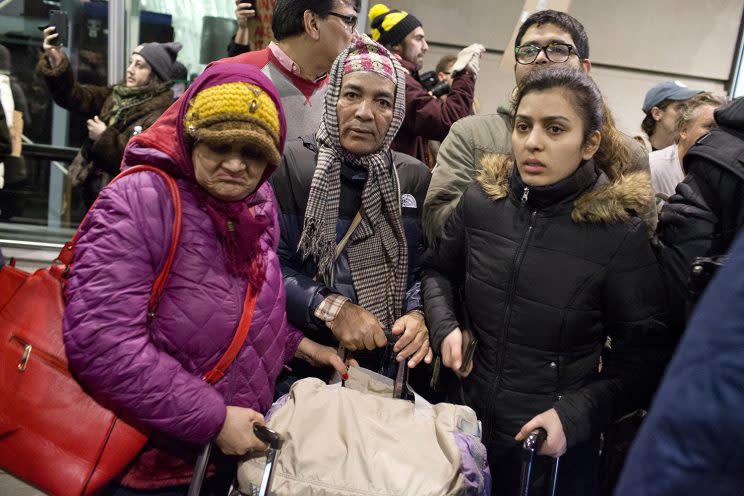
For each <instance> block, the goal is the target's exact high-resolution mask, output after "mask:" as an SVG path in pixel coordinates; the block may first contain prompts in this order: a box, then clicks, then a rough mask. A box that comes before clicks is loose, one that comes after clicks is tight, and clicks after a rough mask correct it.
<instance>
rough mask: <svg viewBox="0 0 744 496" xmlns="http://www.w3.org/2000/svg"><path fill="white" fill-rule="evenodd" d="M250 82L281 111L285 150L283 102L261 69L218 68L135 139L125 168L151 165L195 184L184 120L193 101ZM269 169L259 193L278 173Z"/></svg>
mask: <svg viewBox="0 0 744 496" xmlns="http://www.w3.org/2000/svg"><path fill="white" fill-rule="evenodd" d="M234 82H246V83H251V84H255V85H256V86H259V87H261V88H263V90H264V91H266V93H268V94H269V96H270V97H271V99H272V100H273V101H274V104H275V105H276V108H277V110H278V111H279V128H280V142H279V151H280V152H282V151H283V150H284V142H285V139H286V130H287V125H286V121H285V117H284V110H283V109H282V104H281V100H280V99H279V94H278V93H277V91H276V89H275V88H274V85H273V84H272V83H271V81H270V80H269V78H268V77H266V76H265V75H264V74H263V73H262V72H261V71H260V70H259V69H257V68H256V67H254V66H251V65H249V64H236V63H225V64H214V65H211V66H209V67H207V69H206V70H205V71H204V72H203V73H202V74H201V76H199V77H198V78H197V79H196V80H195V81H194V82H193V83H192V84H191V86H189V88H188V89H187V90H186V91H185V92H184V94H183V95H181V97H180V98H179V99H178V100H177V101H176V102H175V103H174V104H173V105H171V106H170V107H169V108H168V110H166V111H165V112H164V113H163V115H162V116H161V117H160V118H159V119H158V120H157V121H156V122H155V124H153V125H152V126H151V127H150V128H148V129H147V130H146V131H145V132H144V133H142V134H138V135H137V136H135V137H133V138H132V139H131V140H130V141H129V143H128V144H127V148H126V150H125V151H124V159H123V163H122V168H128V167H132V166H135V165H138V164H149V165H153V166H155V167H159V168H162V169H165V170H166V171H168V172H169V173H171V174H173V175H174V176H176V177H181V178H184V179H187V180H189V181H191V182H195V177H194V164H193V162H192V160H191V150H190V148H189V146H188V145H187V144H186V139H185V135H184V118H185V116H186V111H187V110H188V108H189V102H190V101H191V99H192V98H193V97H194V96H195V95H196V94H197V93H198V92H199V91H201V90H203V89H206V88H211V87H213V86H218V85H220V84H225V83H234ZM272 165H273V167H267V168H266V171H265V172H264V176H263V177H262V178H261V182H260V183H259V184H258V185H257V186H256V191H258V190H259V189H260V186H261V185H262V184H263V183H264V182H265V181H266V180H267V179H268V177H269V176H270V175H271V174H272V173H273V172H274V171H275V170H276V166H277V165H278V164H272Z"/></svg>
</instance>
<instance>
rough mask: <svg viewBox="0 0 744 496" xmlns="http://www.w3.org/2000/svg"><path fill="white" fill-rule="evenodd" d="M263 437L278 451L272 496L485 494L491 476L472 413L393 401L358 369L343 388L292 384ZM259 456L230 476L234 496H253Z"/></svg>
mask: <svg viewBox="0 0 744 496" xmlns="http://www.w3.org/2000/svg"><path fill="white" fill-rule="evenodd" d="M267 417H269V419H268V421H267V425H268V427H270V428H271V429H273V430H274V431H276V432H277V433H279V434H280V435H281V436H282V438H283V439H284V444H283V446H282V448H281V450H280V451H279V453H278V455H277V457H276V460H275V462H274V471H273V480H272V482H271V492H270V494H274V495H277V496H281V495H312V496H320V495H323V496H331V495H333V496H341V495H359V496H362V495H364V496H371V495H374V496H387V495H390V496H393V495H396V496H401V495H416V496H427V495H432V496H434V495H436V496H442V495H462V494H467V495H476V494H484V493H485V494H487V491H488V490H489V489H490V476H489V474H488V471H487V469H486V467H487V464H486V456H485V453H486V450H485V447H484V446H483V444H482V443H481V442H480V426H479V423H478V420H477V418H476V416H475V412H473V410H472V409H470V408H469V407H466V406H460V405H452V404H448V403H440V404H437V405H431V404H429V403H428V402H426V400H424V399H423V398H421V397H420V396H418V395H416V396H415V402H411V401H408V400H403V399H394V398H393V381H392V380H390V379H387V378H385V377H384V376H381V375H378V374H375V373H374V372H371V371H368V370H366V369H360V368H358V367H352V368H351V369H350V370H349V380H348V381H346V383H345V386H344V387H342V386H341V384H334V385H326V384H325V383H323V382H322V381H321V380H319V379H315V378H308V379H303V380H300V381H298V382H296V383H295V384H294V385H293V386H292V389H291V390H290V392H289V394H287V395H285V396H283V397H282V398H280V399H279V400H278V401H277V402H276V403H275V404H274V406H273V407H272V409H271V411H270V412H269V414H267ZM265 462H266V458H265V456H253V457H248V458H246V459H245V460H244V461H242V462H241V463H240V464H239V466H238V483H239V487H240V490H241V492H242V493H244V494H249V495H250V494H254V492H255V491H256V488H257V487H258V486H260V483H261V478H262V476H263V473H264V466H265Z"/></svg>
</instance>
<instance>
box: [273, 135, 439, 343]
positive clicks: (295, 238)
mask: <svg viewBox="0 0 744 496" xmlns="http://www.w3.org/2000/svg"><path fill="white" fill-rule="evenodd" d="M316 155H317V144H316V142H315V138H314V137H312V136H311V137H306V138H301V139H297V140H293V141H290V142H288V143H287V146H286V147H285V150H284V157H283V158H282V162H281V164H280V166H279V169H278V170H277V171H276V172H275V173H274V175H273V176H272V178H271V183H272V185H273V186H274V192H275V193H276V198H277V202H278V204H279V224H280V227H281V239H280V241H279V249H278V253H279V260H280V262H281V265H282V273H283V276H284V284H285V287H286V291H287V318H288V319H289V322H290V323H291V324H292V325H293V326H295V327H297V328H298V329H301V330H302V331H303V332H304V333H305V335H306V336H308V337H311V338H312V339H316V340H318V341H319V342H322V343H325V344H335V340H334V339H333V335H332V334H331V332H330V331H329V330H328V328H327V327H326V326H325V323H324V322H322V321H321V320H319V319H318V318H316V317H315V316H314V315H313V312H314V311H315V309H316V307H317V306H318V305H319V304H320V302H322V301H323V299H324V298H325V297H326V296H328V295H329V294H331V293H339V294H342V295H344V296H346V297H348V298H350V299H351V300H352V301H353V302H354V303H356V302H357V298H356V293H355V291H354V287H353V284H352V280H351V272H350V270H349V260H348V257H347V255H346V251H344V252H343V253H342V254H341V255H340V256H339V258H338V260H337V261H336V267H335V278H336V281H335V286H334V287H332V288H329V287H327V286H325V285H324V284H323V283H320V282H317V281H315V280H314V279H313V278H314V277H315V274H316V272H317V266H316V265H315V263H314V262H313V261H311V260H307V261H303V260H302V255H301V254H300V253H298V251H297V246H298V244H299V240H300V235H301V234H302V227H303V224H304V219H305V208H306V206H307V200H308V196H309V193H310V184H311V182H312V178H313V173H314V172H315V164H316ZM390 157H391V158H392V161H393V163H394V164H395V167H396V170H397V173H398V178H399V181H400V194H401V207H402V208H401V210H402V214H401V215H402V217H403V229H404V231H405V234H406V240H407V242H408V292H407V295H406V298H405V301H404V308H403V313H407V312H409V311H411V310H414V309H418V308H421V307H422V302H421V295H420V292H421V291H420V269H421V258H422V256H423V253H424V251H425V248H426V246H425V241H424V236H423V230H422V227H421V208H422V207H423V204H424V198H425V197H426V190H427V189H428V187H429V181H430V178H431V173H430V172H429V169H428V168H427V167H426V166H425V165H424V164H423V163H421V162H420V161H418V160H416V159H415V158H413V157H410V156H408V155H404V154H402V153H397V152H391V154H390ZM366 180H367V175H366V171H365V170H364V169H361V168H355V167H353V166H350V165H348V164H343V165H342V167H341V202H340V207H339V215H338V224H337V226H336V240H337V241H339V240H340V239H341V238H342V237H343V236H344V234H345V233H346V231H347V229H348V228H349V226H350V225H351V222H352V220H353V218H354V216H355V215H356V213H357V211H358V210H359V206H360V204H361V193H362V189H363V188H364V183H365V181H366Z"/></svg>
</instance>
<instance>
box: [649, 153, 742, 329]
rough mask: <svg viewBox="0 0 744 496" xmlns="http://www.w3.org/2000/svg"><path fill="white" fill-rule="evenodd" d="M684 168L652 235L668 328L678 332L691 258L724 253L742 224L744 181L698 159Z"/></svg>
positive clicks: (683, 308) (683, 312)
mask: <svg viewBox="0 0 744 496" xmlns="http://www.w3.org/2000/svg"><path fill="white" fill-rule="evenodd" d="M685 166H686V167H687V172H688V174H687V177H685V180H684V181H683V182H681V183H680V184H679V185H677V191H676V193H675V194H674V195H673V196H672V197H671V198H669V202H668V203H667V204H666V205H664V208H663V209H662V211H661V215H660V217H659V227H658V230H657V236H656V245H657V250H658V257H659V263H660V264H661V267H662V270H663V273H664V279H665V282H666V287H667V293H668V298H669V307H670V316H671V322H672V328H673V329H674V330H675V331H676V333H678V334H681V333H682V330H683V329H684V325H685V318H684V317H685V303H686V300H687V294H688V277H689V274H690V266H691V264H692V261H693V260H694V259H695V257H706V256H714V255H723V254H724V253H726V252H727V251H728V248H729V245H730V243H731V241H732V240H733V239H734V237H735V235H736V232H737V230H738V228H739V226H741V225H742V223H744V204H742V202H741V198H742V197H743V196H742V195H744V184H743V183H742V181H741V180H740V179H739V178H738V177H736V175H735V174H733V173H732V172H730V171H728V170H726V169H724V168H722V167H718V166H716V165H714V164H712V163H710V162H709V161H707V160H704V159H700V158H697V157H696V159H695V160H686V161H685ZM732 200H734V201H733V202H732Z"/></svg>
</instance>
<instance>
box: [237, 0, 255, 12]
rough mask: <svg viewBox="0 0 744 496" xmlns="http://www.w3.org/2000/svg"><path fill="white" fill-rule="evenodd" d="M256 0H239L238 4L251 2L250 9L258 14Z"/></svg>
mask: <svg viewBox="0 0 744 496" xmlns="http://www.w3.org/2000/svg"><path fill="white" fill-rule="evenodd" d="M256 2H257V0H240V4H241V5H242V4H244V3H248V4H251V10H254V11H255V12H256V15H258V5H256Z"/></svg>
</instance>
